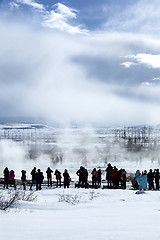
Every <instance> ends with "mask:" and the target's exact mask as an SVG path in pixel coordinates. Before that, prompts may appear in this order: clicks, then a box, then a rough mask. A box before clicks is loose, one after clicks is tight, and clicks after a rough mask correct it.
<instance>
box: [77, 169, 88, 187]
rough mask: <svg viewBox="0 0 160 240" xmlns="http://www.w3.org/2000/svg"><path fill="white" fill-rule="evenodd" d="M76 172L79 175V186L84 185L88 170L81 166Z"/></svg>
mask: <svg viewBox="0 0 160 240" xmlns="http://www.w3.org/2000/svg"><path fill="white" fill-rule="evenodd" d="M76 174H77V175H78V177H79V181H78V185H79V187H84V185H85V182H86V171H85V168H84V167H83V166H81V167H80V169H79V170H78V171H77V172H76Z"/></svg>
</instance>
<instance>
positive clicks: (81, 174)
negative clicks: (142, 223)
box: [3, 163, 160, 190]
mask: <svg viewBox="0 0 160 240" xmlns="http://www.w3.org/2000/svg"><path fill="white" fill-rule="evenodd" d="M105 172H106V181H107V188H122V189H126V180H127V177H126V170H125V169H123V168H120V169H118V168H117V167H116V166H114V167H113V166H112V165H111V164H110V163H108V166H107V168H106V169H105ZM3 174H4V188H8V187H9V186H13V187H14V188H15V189H16V184H15V173H14V170H10V171H9V169H8V168H7V167H6V168H5V169H4V171H3ZM53 174H54V175H55V179H56V187H61V186H62V177H63V185H64V188H69V186H70V182H71V177H70V174H69V172H68V170H67V169H65V170H64V172H63V174H62V173H61V172H60V171H59V170H58V169H56V170H55V171H54V172H53V170H52V169H51V168H50V167H48V168H47V170H46V177H47V185H48V187H52V183H53V179H52V178H53V177H52V175H53ZM30 175H31V181H30V190H32V187H33V185H35V186H36V190H41V189H42V183H43V180H44V174H43V172H42V171H41V170H40V169H36V167H34V168H33V169H32V171H31V172H30ZM76 175H77V176H78V178H79V179H78V184H76V186H77V187H82V188H83V187H85V188H88V187H90V185H89V180H88V177H89V174H88V170H87V169H86V168H85V167H83V166H81V167H80V168H79V169H78V171H77V172H76ZM159 179H160V173H159V169H155V170H154V171H153V170H152V169H150V170H149V172H148V173H147V171H146V170H145V171H143V172H142V173H140V171H139V170H137V171H136V173H135V177H134V179H133V181H132V185H133V187H134V189H138V188H140V189H147V183H148V186H149V190H152V189H153V190H154V189H156V190H159ZM91 180H92V181H91V187H93V188H98V187H101V182H102V171H101V169H98V170H97V169H96V168H93V170H92V171H91ZM21 181H22V186H23V190H26V183H27V180H26V171H25V170H22V171H21Z"/></svg>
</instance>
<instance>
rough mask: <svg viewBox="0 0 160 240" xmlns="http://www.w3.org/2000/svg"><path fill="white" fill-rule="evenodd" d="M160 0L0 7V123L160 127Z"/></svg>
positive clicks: (14, 1)
mask: <svg viewBox="0 0 160 240" xmlns="http://www.w3.org/2000/svg"><path fill="white" fill-rule="evenodd" d="M159 23H160V4H159V0H154V1H148V0H143V1H141V0H138V1H136V0H135V1H131V0H130V1H129V0H128V1H127V0H121V1H119V0H99V1H98V0H85V1H80V0H64V1H62V2H57V1H54V0H39V1H38V0H37V1H34V0H0V116H1V117H6V116H18V117H20V116H26V117H44V118H48V119H51V120H54V121H57V122H60V123H65V124H69V123H72V122H76V123H84V124H93V123H96V124H98V125H101V124H103V125H106V126H112V125H137V124H158V123H160V40H159V39H160V25H159Z"/></svg>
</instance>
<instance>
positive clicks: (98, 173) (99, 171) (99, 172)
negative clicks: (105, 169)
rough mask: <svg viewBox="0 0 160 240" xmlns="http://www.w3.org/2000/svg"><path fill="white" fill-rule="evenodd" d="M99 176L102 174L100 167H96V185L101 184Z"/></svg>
mask: <svg viewBox="0 0 160 240" xmlns="http://www.w3.org/2000/svg"><path fill="white" fill-rule="evenodd" d="M101 176H102V172H101V169H98V172H97V181H98V185H99V186H101Z"/></svg>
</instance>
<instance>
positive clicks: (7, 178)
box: [3, 167, 70, 190]
mask: <svg viewBox="0 0 160 240" xmlns="http://www.w3.org/2000/svg"><path fill="white" fill-rule="evenodd" d="M21 173H22V175H21V181H22V185H23V190H26V183H27V179H26V171H25V170H22V171H21ZM52 173H53V171H52V169H50V167H48V168H47V170H46V174H47V183H48V187H52ZM3 174H4V188H7V189H8V186H12V185H13V186H14V188H15V189H16V184H15V173H14V170H10V171H9V169H8V168H7V167H6V168H5V169H4V171H3ZM30 174H31V178H32V179H31V184H30V190H32V187H33V185H35V186H36V190H41V189H42V183H43V180H44V175H43V172H41V170H40V169H36V167H34V168H33V169H32V171H31V173H30ZM54 175H55V178H56V181H57V184H56V186H57V187H58V186H60V187H61V178H62V176H61V172H60V171H58V170H57V169H56V170H55V173H54ZM63 177H64V187H69V182H70V176H69V173H68V171H67V169H65V171H64V173H63Z"/></svg>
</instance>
